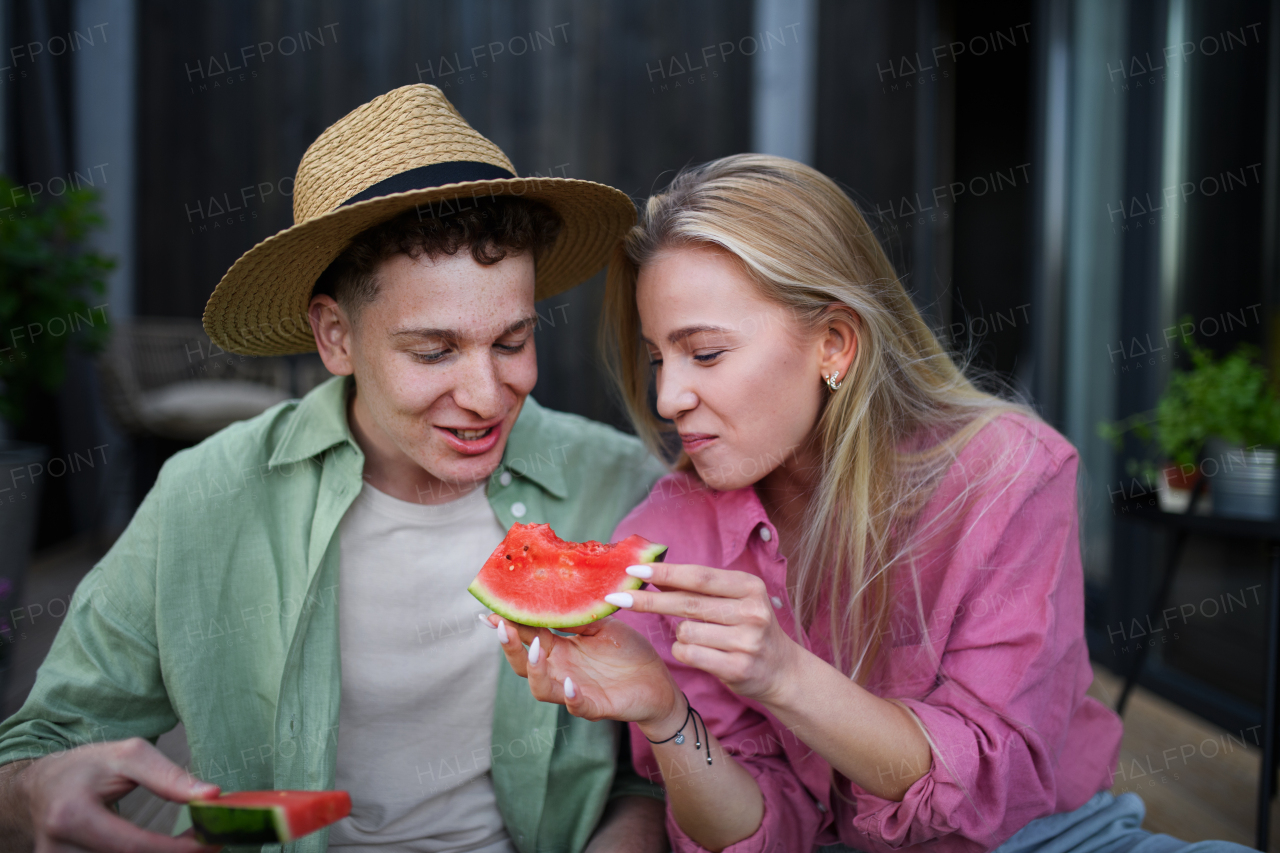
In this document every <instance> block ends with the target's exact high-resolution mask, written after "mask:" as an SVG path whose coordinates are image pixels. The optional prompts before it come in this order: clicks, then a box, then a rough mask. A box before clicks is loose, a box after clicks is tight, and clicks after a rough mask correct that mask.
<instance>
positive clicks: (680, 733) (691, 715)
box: [645, 691, 711, 764]
mask: <svg viewBox="0 0 1280 853" xmlns="http://www.w3.org/2000/svg"><path fill="white" fill-rule="evenodd" d="M680 695H681V696H684V704H685V706H686V707H688V709H689V710H688V711H685V714H684V722H683V723H681V724H680V728H678V729H676V733H675V734H673V735H672V736H671V737H669V738H663V739H662V740H651V739H650V738H649V737H648V735H646V736H645V740H647V741H649V743H667V742H668V741H675V742H676V743H684V727H685V726H687V725H689V720H690V719H692V720H693V748H694V749H701V748H702V742H703V741H704V740H705V741H706V743H707V764H710V763H711V738H710V737H709V735H708V732H707V723H706V721H705V720H703V719H702V715H701V714H699V713H698V711H697V709H695V708H694V707H693V704H692V703H691V702H690V701H689V697H688V696H685V694H684V692H683V691H681V693H680ZM699 723H701V724H702V737H698V724H699Z"/></svg>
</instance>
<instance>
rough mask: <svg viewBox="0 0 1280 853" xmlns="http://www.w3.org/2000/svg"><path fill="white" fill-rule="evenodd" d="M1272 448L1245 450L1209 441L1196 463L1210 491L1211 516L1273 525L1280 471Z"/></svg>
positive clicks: (1279, 506)
mask: <svg viewBox="0 0 1280 853" xmlns="http://www.w3.org/2000/svg"><path fill="white" fill-rule="evenodd" d="M1276 462H1277V453H1276V449H1275V448H1273V447H1255V448H1254V449H1252V450H1246V449H1245V448H1244V447H1241V446H1240V445H1233V444H1228V443H1227V442H1225V441H1223V440H1222V439H1218V438H1211V439H1209V441H1207V442H1206V443H1205V456H1204V459H1203V461H1201V463H1200V468H1201V470H1202V471H1203V472H1204V475H1205V476H1206V477H1208V478H1209V485H1210V487H1211V488H1212V490H1213V511H1214V514H1215V515H1225V516H1230V517H1231V518H1252V519H1257V520H1260V521H1274V520H1275V519H1276V518H1277V517H1280V468H1277V465H1276Z"/></svg>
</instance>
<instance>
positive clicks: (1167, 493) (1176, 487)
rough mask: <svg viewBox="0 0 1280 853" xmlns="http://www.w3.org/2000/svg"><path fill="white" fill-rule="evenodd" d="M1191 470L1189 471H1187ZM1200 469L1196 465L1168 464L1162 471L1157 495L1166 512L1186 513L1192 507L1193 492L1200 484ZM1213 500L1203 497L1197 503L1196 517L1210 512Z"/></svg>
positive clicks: (1161, 506)
mask: <svg viewBox="0 0 1280 853" xmlns="http://www.w3.org/2000/svg"><path fill="white" fill-rule="evenodd" d="M1188 468H1190V469H1191V470H1190V471H1188V470H1187V469H1188ZM1200 477H1201V474H1200V469H1199V468H1197V467H1196V466H1194V465H1185V466H1184V465H1179V464H1178V463H1176V462H1168V463H1166V464H1165V466H1164V467H1163V468H1161V469H1160V479H1159V482H1158V483H1157V486H1156V495H1157V497H1159V499H1160V508H1161V509H1162V510H1164V511H1165V512H1177V513H1185V512H1186V511H1187V507H1188V506H1190V505H1191V490H1192V489H1194V488H1195V486H1196V483H1198V482H1200ZM1210 506H1211V500H1210V496H1209V495H1201V496H1200V500H1198V501H1197V502H1196V515H1204V514H1207V513H1208V512H1209V509H1210Z"/></svg>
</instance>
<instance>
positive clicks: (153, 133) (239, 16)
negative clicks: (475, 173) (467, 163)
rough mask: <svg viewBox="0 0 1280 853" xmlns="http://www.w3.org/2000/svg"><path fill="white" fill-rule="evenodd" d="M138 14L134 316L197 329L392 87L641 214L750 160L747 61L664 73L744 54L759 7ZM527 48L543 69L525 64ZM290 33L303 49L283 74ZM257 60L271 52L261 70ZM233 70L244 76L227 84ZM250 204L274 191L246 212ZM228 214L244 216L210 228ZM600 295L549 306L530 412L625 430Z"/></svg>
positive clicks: (343, 8)
mask: <svg viewBox="0 0 1280 853" xmlns="http://www.w3.org/2000/svg"><path fill="white" fill-rule="evenodd" d="M141 11H142V15H141V21H142V31H141V38H140V59H141V63H142V64H141V67H140V69H139V85H140V93H139V94H140V97H139V101H138V105H139V134H138V139H139V152H138V156H139V169H138V174H139V176H140V178H139V187H138V191H139V193H138V273H139V280H138V302H137V304H138V313H139V314H148V315H161V316H190V317H198V316H200V315H201V313H202V311H203V309H204V304H205V301H206V300H207V298H208V296H209V293H210V292H211V291H212V290H213V287H214V285H216V284H217V282H218V279H219V278H220V277H221V276H222V274H223V272H224V271H225V270H226V269H227V268H228V267H229V266H230V265H231V263H232V262H234V261H235V259H236V258H237V257H239V256H240V254H242V253H243V252H244V251H246V250H247V249H249V248H250V247H251V246H253V245H254V244H255V243H256V242H258V241H259V240H261V239H263V238H265V237H267V236H269V235H271V234H273V233H275V232H276V231H278V230H280V229H281V228H285V227H287V226H289V225H290V224H291V223H292V211H291V207H290V203H291V200H290V198H289V197H288V196H287V195H285V194H283V193H282V192H281V190H287V189H289V184H290V180H289V179H291V177H292V175H293V174H294V171H295V170H296V168H297V164H298V161H299V159H300V158H301V156H302V153H303V151H304V150H305V149H306V147H307V145H308V144H310V142H311V141H312V140H313V139H314V138H315V137H316V136H317V135H318V134H319V133H320V132H321V131H322V130H323V129H324V128H325V127H327V126H328V125H329V124H330V123H332V122H333V121H335V120H336V119H338V118H340V117H341V116H342V115H344V114H346V113H347V112H349V111H350V110H352V109H354V108H355V107H357V106H359V105H360V104H362V103H365V102H366V101H368V100H370V99H371V98H373V97H375V96H376V95H378V94H381V93H383V92H386V91H388V90H390V89H393V88H395V87H397V86H403V85H406V84H409V83H416V82H425V83H434V84H436V85H438V86H440V87H441V88H443V89H444V91H445V92H446V94H447V95H448V96H449V98H450V99H451V100H452V101H453V103H454V105H455V106H457V108H458V109H459V111H460V112H461V113H462V114H463V115H464V116H465V117H466V118H467V120H468V121H469V122H471V124H472V125H473V126H474V127H475V128H476V129H477V130H479V131H480V132H481V133H483V134H485V135H486V136H488V137H489V138H490V139H492V140H493V141H494V142H496V143H497V144H498V145H499V146H501V147H502V149H503V150H504V151H505V152H506V153H507V154H508V156H510V157H511V159H512V160H513V161H514V163H515V165H516V168H517V169H518V170H519V171H520V172H521V173H522V174H530V173H534V172H537V173H540V174H543V175H547V174H553V173H554V174H556V175H559V176H564V177H573V178H586V179H590V180H595V181H601V182H604V183H608V184H611V185H613V186H616V187H619V188H621V189H623V190H624V191H626V192H628V193H629V194H631V195H632V196H633V197H635V198H636V199H637V200H642V199H643V198H645V197H646V196H647V195H649V193H650V191H651V190H653V189H655V188H656V187H657V186H660V184H661V182H664V181H665V180H667V179H669V178H670V176H671V174H672V172H673V170H676V169H679V168H680V167H682V166H684V165H686V164H689V163H697V162H700V161H703V160H708V159H712V158H715V157H719V156H722V155H725V154H730V153H735V152H738V151H745V150H748V149H749V148H750V119H751V112H750V94H751V74H752V67H751V62H750V60H749V59H748V58H745V57H741V56H736V57H735V56H729V57H728V58H727V59H726V60H725V61H724V62H719V61H718V60H717V62H716V63H715V66H714V67H713V68H712V69H710V70H711V71H714V73H713V74H712V73H707V72H706V71H701V72H697V73H696V74H695V76H694V80H693V83H692V84H690V82H689V79H690V78H689V77H688V76H687V75H685V76H679V77H671V76H669V74H668V72H670V70H671V67H670V57H671V56H673V55H674V56H677V57H680V58H681V64H683V57H684V55H685V54H686V52H687V53H688V54H689V56H691V57H697V56H698V55H699V54H700V52H701V50H702V48H703V47H704V46H706V45H712V44H718V43H720V42H722V41H726V40H733V41H737V40H739V39H740V38H742V37H743V36H746V35H750V34H751V32H752V29H751V4H750V3H745V2H737V1H736V0H716V2H706V0H703V1H702V2H697V3H685V2H675V0H660V2H646V3H632V2H626V0H609V2H595V0H590V2H588V0H578V1H577V2H574V1H573V0H561V2H536V3H527V2H494V3H464V2H440V1H439V0H436V2H417V0H414V2H408V0H400V1H399V2H395V1H394V0H393V2H381V3H363V2H333V0H324V2H301V0H284V2H247V0H232V2H222V0H219V2H216V3H215V2H191V3H170V2H165V0H143V2H142V4H141ZM535 31H539V32H540V33H541V34H542V36H541V38H538V39H535V41H536V43H537V45H538V47H539V49H538V50H537V51H534V50H532V49H524V48H523V45H522V42H521V38H522V37H523V39H524V40H526V41H527V40H528V39H529V38H530V34H531V33H533V32H535ZM308 32H309V33H310V34H311V37H310V39H308V38H307V36H306V35H305V33H308ZM299 33H304V35H302V36H301V39H302V41H303V42H305V43H306V44H307V45H308V48H307V49H306V50H302V49H301V48H299V49H297V50H295V51H294V52H292V55H289V56H285V55H282V54H283V53H284V52H288V51H290V49H291V48H292V47H293V45H292V44H291V43H290V42H289V41H288V40H287V38H288V37H289V36H292V37H293V38H294V39H298V38H299ZM322 37H323V39H324V43H323V44H320V43H319V41H320V39H321V38H322ZM282 39H285V41H283V42H282V41H281V40H282ZM513 39H515V41H513ZM261 42H269V43H271V44H272V45H273V50H272V52H271V53H266V47H265V46H264V47H263V49H262V53H264V54H266V55H265V57H264V58H259V52H258V50H257V49H256V48H254V47H252V46H254V45H257V44H259V43H261ZM493 42H500V43H502V45H503V47H502V52H501V53H499V52H498V48H497V47H494V48H493V53H494V54H496V55H495V57H494V58H493V59H490V57H489V50H488V47H487V46H488V45H489V44H490V43H493ZM549 42H550V43H549ZM246 47H248V48H249V49H248V50H247V51H246V54H247V55H248V57H249V58H248V59H247V60H246V59H245V58H244V57H243V56H242V54H241V50H242V48H246ZM473 49H477V52H478V54H479V55H480V58H479V59H478V60H477V59H475V58H474V57H473V54H472V51H473ZM522 50H523V55H518V56H517V55H513V54H514V53H518V52H521V51H522ZM224 54H225V57H224ZM455 54H457V60H455ZM211 58H212V59H213V61H214V62H216V63H217V65H218V67H217V68H214V67H213V66H212V63H211ZM442 58H443V59H444V60H445V62H446V63H447V64H448V65H449V66H450V67H452V68H454V72H455V73H452V74H449V73H446V72H445V71H444V66H443V65H442ZM230 64H234V65H237V66H244V67H243V68H241V69H239V70H234V71H231V73H229V74H227V73H222V74H218V73H216V72H217V71H218V70H219V69H221V70H222V71H223V72H226V71H227V70H228V68H227V66H229V65H230ZM463 64H465V65H468V66H472V67H471V68H470V69H468V70H462V71H461V72H460V73H459V68H458V67H460V66H461V65H463ZM660 68H661V69H662V70H661V71H659V70H657V69H660ZM211 71H212V72H214V73H213V74H211V73H210V72H211ZM704 75H705V79H704ZM664 84H665V86H666V90H665V91H664V90H663V88H662V87H663V85H664ZM677 84H678V85H677ZM282 179H283V184H282V183H281V182H282ZM257 184H269V185H270V186H271V187H272V189H271V191H270V192H268V191H267V189H266V188H265V187H264V189H263V192H262V193H261V194H260V195H259V194H256V193H251V195H252V199H251V201H249V202H248V203H245V202H243V201H242V200H241V188H243V187H248V186H251V185H257ZM224 194H225V196H226V197H227V199H228V200H229V202H230V203H231V204H233V205H236V206H238V207H240V208H242V209H240V210H235V211H227V212H224V213H223V214H222V215H220V216H216V215H211V214H210V210H211V208H212V205H211V203H210V199H211V198H213V199H215V200H216V201H218V202H222V201H223V197H224ZM226 206H227V204H226V203H225V202H223V203H222V204H221V205H220V207H223V208H225V207H226ZM601 288H602V282H601V281H600V280H596V281H593V282H592V283H590V284H588V285H585V286H583V287H581V288H578V289H577V290H574V291H571V292H570V293H568V294H565V295H563V296H561V297H556V298H555V299H553V300H548V302H549V303H550V304H547V305H543V306H540V312H541V313H542V315H543V316H544V318H550V319H551V320H554V322H555V325H554V326H552V325H551V324H550V322H547V323H544V326H543V328H542V329H541V330H540V332H539V341H538V347H539V367H540V371H541V373H540V379H539V383H538V389H537V392H536V395H537V396H538V397H539V398H540V399H541V400H542V401H543V402H545V403H547V404H549V405H552V406H554V407H556V408H561V409H567V410H571V411H576V412H580V413H582V414H585V415H588V416H590V417H595V418H599V419H602V420H616V419H617V413H616V412H615V411H614V410H613V409H612V407H611V404H610V403H609V399H608V395H607V392H606V388H605V385H604V383H603V381H602V379H601V376H600V373H599V371H598V368H597V364H598V359H597V357H596V351H595V348H594V341H595V333H596V317H597V314H598V307H599V300H600V296H601Z"/></svg>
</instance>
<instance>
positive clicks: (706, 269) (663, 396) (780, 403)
mask: <svg viewBox="0 0 1280 853" xmlns="http://www.w3.org/2000/svg"><path fill="white" fill-rule="evenodd" d="M636 304H637V308H638V309H639V313H640V324H641V334H642V336H643V339H644V343H645V346H646V347H647V348H648V351H649V360H650V361H651V362H652V363H653V364H654V370H655V381H656V383H657V392H658V401H657V404H658V414H660V415H661V416H662V417H664V418H668V419H670V420H672V421H674V422H675V424H676V428H677V429H678V430H679V432H680V438H681V441H682V443H683V445H684V449H685V451H686V452H687V453H688V454H689V457H690V458H691V459H692V460H693V465H694V467H695V469H696V470H697V472H698V476H699V477H701V478H702V481H703V482H704V483H706V484H707V485H708V486H710V487H711V488H713V489H718V490H722V491H727V490H730V489H737V488H742V487H743V486H748V485H751V484H753V483H755V482H757V481H759V480H760V479H761V478H763V477H765V476H766V475H768V474H770V473H772V472H773V471H774V470H776V469H777V468H778V467H779V466H780V465H782V464H783V463H784V462H786V461H787V460H789V459H791V458H793V457H794V456H795V454H796V453H797V452H799V451H800V450H802V449H803V448H804V447H805V445H806V444H807V443H808V441H809V437H810V435H811V434H812V432H813V428H814V425H815V424H816V423H817V420H818V414H819V412H820V410H821V407H822V400H823V395H824V394H826V393H828V392H827V391H826V388H825V387H824V386H823V384H822V375H823V372H824V370H823V365H824V355H825V354H826V353H827V351H828V346H829V344H828V343H827V342H826V341H825V339H824V336H822V335H820V334H812V333H808V332H806V331H805V330H804V329H803V327H802V326H801V324H800V322H799V321H798V320H797V319H796V318H795V317H793V316H792V312H791V311H789V310H788V309H787V308H786V307H784V306H781V305H778V304H776V303H774V302H771V301H769V300H767V299H765V298H764V297H763V296H762V295H760V293H759V291H758V288H757V287H756V285H755V284H754V282H752V280H751V279H750V278H749V277H748V276H747V274H746V273H745V272H744V270H743V269H742V267H741V265H740V263H739V262H738V260H737V259H736V258H734V257H733V256H732V255H730V254H729V253H727V252H725V251H723V250H721V249H719V248H715V247H711V246H705V245H693V246H682V247H678V248H672V249H668V250H665V251H662V252H660V253H659V254H657V255H656V256H655V257H654V258H653V260H652V261H650V262H649V263H646V264H645V265H644V266H642V267H641V269H640V274H639V278H638V280H637V282H636ZM828 357H829V356H828Z"/></svg>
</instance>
